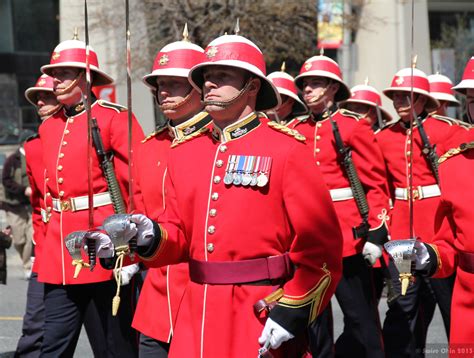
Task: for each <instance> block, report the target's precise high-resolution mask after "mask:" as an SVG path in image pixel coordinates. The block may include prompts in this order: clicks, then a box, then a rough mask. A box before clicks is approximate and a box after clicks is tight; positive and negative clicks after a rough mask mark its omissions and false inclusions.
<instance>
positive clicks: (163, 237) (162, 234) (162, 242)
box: [140, 225, 168, 261]
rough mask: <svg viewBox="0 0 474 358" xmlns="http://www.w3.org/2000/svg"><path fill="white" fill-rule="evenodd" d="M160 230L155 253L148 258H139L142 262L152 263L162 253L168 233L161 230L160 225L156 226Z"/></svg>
mask: <svg viewBox="0 0 474 358" xmlns="http://www.w3.org/2000/svg"><path fill="white" fill-rule="evenodd" d="M158 226H159V228H160V244H159V245H158V247H157V248H156V251H155V252H154V253H153V255H151V256H150V257H142V256H140V258H141V259H142V260H143V261H154V260H155V259H156V258H157V257H158V256H160V254H161V252H162V251H163V248H164V247H165V244H166V241H168V231H166V230H165V229H163V228H162V227H161V225H158Z"/></svg>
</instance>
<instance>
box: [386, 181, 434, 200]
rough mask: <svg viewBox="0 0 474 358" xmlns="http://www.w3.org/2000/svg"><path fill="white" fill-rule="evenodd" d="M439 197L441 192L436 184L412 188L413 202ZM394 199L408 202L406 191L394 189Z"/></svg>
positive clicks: (405, 189) (404, 189)
mask: <svg viewBox="0 0 474 358" xmlns="http://www.w3.org/2000/svg"><path fill="white" fill-rule="evenodd" d="M440 195H441V190H439V186H438V184H433V185H426V186H416V187H413V200H421V199H426V198H433V197H435V196H440ZM395 199H398V200H408V189H407V188H395Z"/></svg>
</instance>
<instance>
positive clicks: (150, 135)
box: [142, 126, 167, 143]
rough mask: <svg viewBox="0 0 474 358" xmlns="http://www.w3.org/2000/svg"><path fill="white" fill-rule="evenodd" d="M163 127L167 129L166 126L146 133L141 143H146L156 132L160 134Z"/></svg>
mask: <svg viewBox="0 0 474 358" xmlns="http://www.w3.org/2000/svg"><path fill="white" fill-rule="evenodd" d="M165 129H167V127H166V126H163V127H159V128H157V129H156V130H155V131H153V132H151V133H150V134H148V135H147V136H146V137H145V138H144V139H143V140H142V143H146V142H148V141H149V140H150V139H151V138H155V137H156V136H157V135H158V134H160V133H161V132H163V131H164V130H165Z"/></svg>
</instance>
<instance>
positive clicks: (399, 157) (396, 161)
mask: <svg viewBox="0 0 474 358" xmlns="http://www.w3.org/2000/svg"><path fill="white" fill-rule="evenodd" d="M423 127H424V129H425V131H426V134H427V135H428V137H429V140H430V143H431V145H436V149H437V150H438V154H440V152H439V151H440V150H442V149H441V148H444V147H445V146H446V145H447V143H448V142H449V141H451V140H453V139H454V138H456V137H457V136H458V138H459V136H461V135H462V136H464V135H465V134H466V133H467V131H466V130H465V129H463V128H462V127H460V126H458V125H456V124H455V123H454V122H451V121H447V120H444V119H443V120H441V119H435V118H433V117H427V118H426V119H424V120H423ZM413 138H414V143H413V187H414V188H416V187H419V186H429V185H435V184H436V180H435V177H434V175H433V173H432V171H431V169H430V166H429V164H428V162H427V160H426V159H425V156H424V155H423V153H422V141H421V137H420V134H419V132H418V128H417V127H415V129H414V133H413ZM409 140H410V135H409V129H406V128H405V127H404V125H403V124H402V122H401V121H399V122H397V123H395V124H393V125H391V126H389V127H387V128H385V129H383V130H382V131H380V132H378V134H377V141H378V142H379V144H380V148H381V149H382V154H383V156H384V158H385V162H386V165H387V171H388V173H389V176H388V179H389V187H390V189H391V190H392V195H394V194H393V190H394V189H395V188H408V187H409V183H408V169H409V167H408V164H409V161H410V156H409V155H410V154H409V152H410V150H409V146H410V142H409ZM438 203H439V196H436V197H430V198H424V199H422V200H417V199H416V200H415V201H414V205H413V212H414V220H413V223H414V231H415V236H418V237H421V238H423V239H424V240H431V239H432V237H433V233H434V231H433V230H434V212H435V210H436V207H437V206H438ZM408 205H409V202H408V201H407V200H398V199H395V200H394V205H393V209H392V215H391V218H390V235H391V238H392V240H401V239H407V238H409V237H410V233H409V221H410V217H409V206H408ZM428 242H429V241H428Z"/></svg>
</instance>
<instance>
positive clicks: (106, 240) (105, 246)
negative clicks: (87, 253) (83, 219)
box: [85, 231, 115, 259]
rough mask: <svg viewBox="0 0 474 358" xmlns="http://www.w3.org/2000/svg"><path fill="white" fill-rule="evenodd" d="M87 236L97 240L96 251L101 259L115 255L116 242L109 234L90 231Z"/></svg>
mask: <svg viewBox="0 0 474 358" xmlns="http://www.w3.org/2000/svg"><path fill="white" fill-rule="evenodd" d="M85 237H86V239H92V240H95V241H96V244H95V252H96V255H97V257H99V258H101V259H108V258H111V257H114V254H115V253H114V244H113V243H112V240H111V239H110V237H109V236H108V235H107V234H104V233H102V232H99V231H90V232H88V233H87V234H86V236H85Z"/></svg>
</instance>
